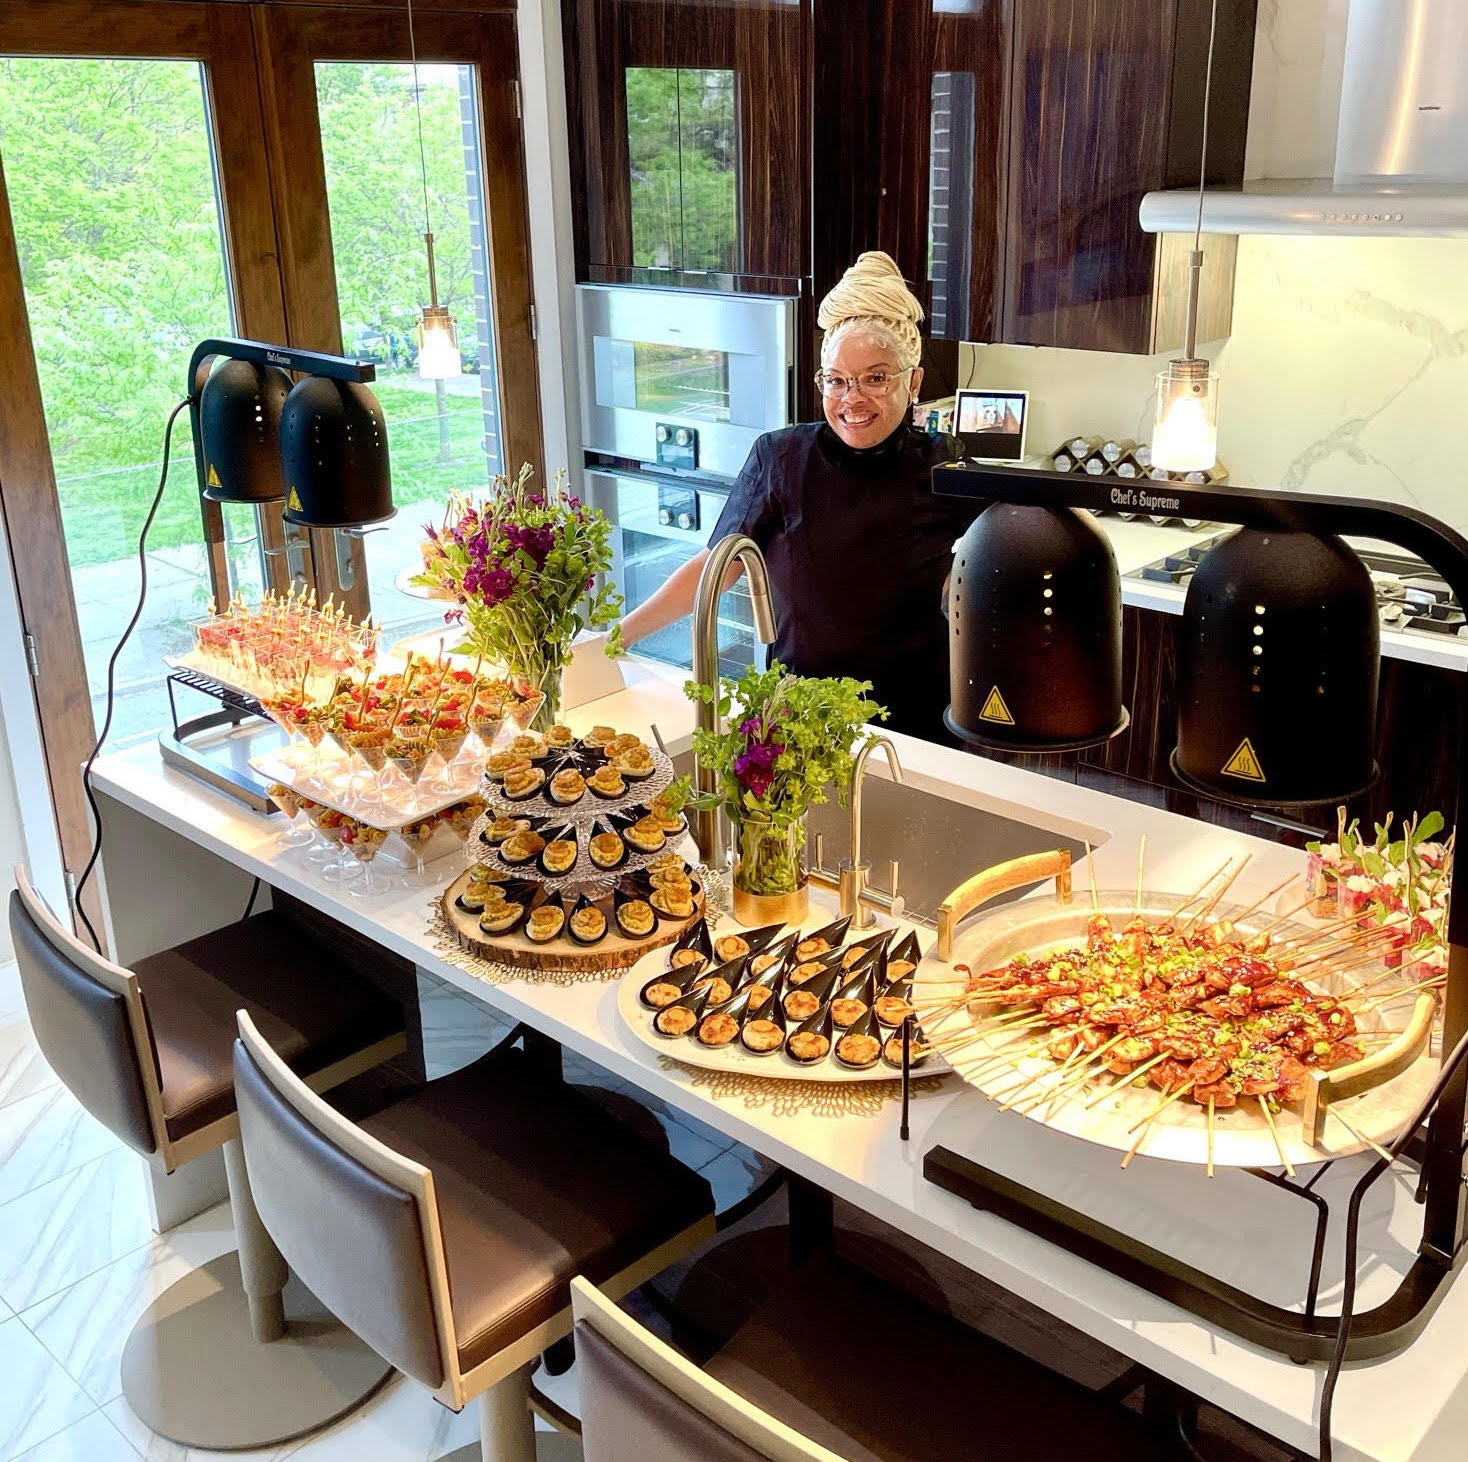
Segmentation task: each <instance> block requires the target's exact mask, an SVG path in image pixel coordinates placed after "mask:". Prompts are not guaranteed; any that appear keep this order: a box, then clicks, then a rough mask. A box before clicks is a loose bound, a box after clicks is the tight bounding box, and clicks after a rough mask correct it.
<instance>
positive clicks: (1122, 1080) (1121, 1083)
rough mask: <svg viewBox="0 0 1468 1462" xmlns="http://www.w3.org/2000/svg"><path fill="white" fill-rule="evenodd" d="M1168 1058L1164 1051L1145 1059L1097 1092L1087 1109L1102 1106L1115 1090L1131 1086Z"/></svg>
mask: <svg viewBox="0 0 1468 1462" xmlns="http://www.w3.org/2000/svg"><path fill="white" fill-rule="evenodd" d="M1166 1060H1167V1053H1166V1052H1163V1054H1162V1055H1160V1056H1154V1057H1153V1058H1152V1059H1151V1060H1150V1061H1144V1062H1143V1063H1142V1064H1141V1065H1140V1066H1138V1067H1136V1068H1134V1069H1133V1070H1131V1071H1128V1072H1127V1074H1126V1075H1125V1076H1118V1077H1117V1078H1116V1081H1115V1083H1114V1084H1113V1085H1112V1086H1108V1087H1107V1088H1106V1089H1105V1090H1104V1091H1099V1092H1097V1093H1096V1095H1095V1096H1093V1097H1092V1098H1091V1099H1090V1100H1089V1101H1088V1102H1087V1103H1086V1108H1085V1109H1086V1111H1088V1112H1089V1111H1090V1110H1091V1108H1092V1107H1098V1106H1100V1105H1101V1103H1102V1102H1104V1101H1105V1100H1106V1098H1107V1097H1108V1096H1110V1095H1111V1093H1112V1092H1113V1091H1119V1090H1121V1089H1122V1088H1123V1087H1127V1086H1130V1085H1131V1084H1132V1083H1133V1082H1134V1081H1136V1079H1137V1078H1138V1077H1139V1076H1145V1075H1146V1074H1147V1073H1148V1072H1149V1071H1150V1070H1151V1069H1152V1068H1153V1067H1154V1066H1160V1065H1161V1064H1162V1063H1163V1062H1164V1061H1166Z"/></svg>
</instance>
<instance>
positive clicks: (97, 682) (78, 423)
mask: <svg viewBox="0 0 1468 1462" xmlns="http://www.w3.org/2000/svg"><path fill="white" fill-rule="evenodd" d="M201 82H202V68H201V67H200V66H199V64H198V63H197V62H194V61H161V60H133V59H112V58H108V59H67V58H52V57H10V58H0V152H3V155H4V159H5V173H6V179H7V183H8V185H9V191H10V207H11V213H12V216H13V218H14V222H15V231H16V242H17V245H18V247H19V252H20V265H21V277H22V280H23V282H24V286H25V295H26V307H27V311H28V313H29V316H30V322H31V333H32V338H33V340H34V344H35V352H36V366H37V369H38V372H39V375H40V380H41V395H42V399H43V401H44V403H45V408H46V424H47V429H48V432H49V437H50V445H51V456H52V461H53V463H54V465H55V471H56V487H57V493H58V495H59V497H60V501H61V514H62V522H63V524H64V527H65V532H66V550H67V555H68V558H69V559H70V564H71V580H72V589H73V592H74V594H75V597H76V609H77V620H78V623H79V625H80V628H81V635H82V647H83V652H84V657H85V662H86V674H87V688H88V691H89V693H90V695H91V699H92V705H93V713H94V716H95V719H96V722H97V724H98V725H99V726H100V724H101V720H102V710H101V708H102V703H103V699H104V696H105V693H106V683H107V660H108V657H109V656H110V655H111V653H112V650H113V646H114V645H115V643H116V641H117V637H118V635H119V633H120V632H121V629H122V626H123V625H124V624H125V623H126V622H127V618H128V616H129V615H130V614H131V613H132V608H133V605H134V603H135V602H136V599H137V592H138V556H137V555H138V534H139V532H140V531H141V529H142V525H143V518H144V516H145V514H146V513H147V510H148V507H149V505H150V503H151V502H152V499H153V494H154V492H155V490H156V489H157V486H158V474H159V470H160V467H161V459H162V451H161V449H162V432H163V423H164V421H165V420H166V419H167V416H168V413H169V412H170V411H171V410H172V408H173V407H174V406H175V405H176V404H177V403H178V402H179V401H180V400H181V399H182V397H183V395H184V393H185V390H186V389H187V386H188V381H187V379H186V372H187V365H188V360H189V355H190V353H191V352H192V350H193V348H194V346H195V345H196V344H197V343H198V342H199V341H200V340H202V339H204V338H206V337H207V336H211V335H229V334H231V333H232V312H231V308H230V297H229V284H228V280H227V279H226V274H225V262H224V248H223V241H222V237H221V233H220V212H219V204H218V198H217V192H216V182H215V176H214V158H213V151H212V144H211V140H210V130H209V123H208V117H207V114H206V108H205V100H204V92H203V87H202V84H201ZM225 531H226V534H227V537H228V541H229V544H230V560H231V570H232V573H233V576H234V581H235V583H236V586H237V587H238V589H239V590H240V592H242V593H245V594H247V595H250V596H253V595H256V594H258V593H259V588H260V583H261V577H262V576H261V564H260V554H259V542H258V538H257V535H256V523H255V513H254V509H252V508H249V507H244V506H241V505H238V504H231V505H227V507H226V512H225ZM148 568H149V581H148V599H147V604H146V606H145V609H144V615H143V619H142V621H141V622H140V623H139V625H138V629H137V631H136V632H135V633H134V635H133V637H132V639H131V640H130V641H129V643H128V646H127V648H126V650H125V651H124V653H123V656H122V658H121V660H120V661H119V662H118V667H117V677H116V679H117V692H118V693H117V701H116V707H115V712H114V717H113V726H112V740H111V744H112V745H114V746H125V745H127V744H128V743H129V742H133V741H138V740H142V739H144V738H145V737H147V736H149V735H152V734H153V733H154V732H156V731H157V730H158V729H159V728H160V727H161V726H163V725H165V724H166V723H167V722H168V719H169V716H168V700H167V695H166V692H165V690H164V686H163V679H162V674H161V658H162V656H164V655H166V654H172V653H178V652H182V651H186V650H187V649H188V648H189V647H190V645H191V644H192V642H193V634H192V630H191V628H190V623H191V621H193V620H194V619H196V618H198V617H199V616H200V615H201V614H202V613H203V612H204V610H205V608H206V605H207V603H208V599H209V576H208V567H207V560H206V558H205V553H204V546H203V528H202V522H201V519H200V514H199V498H198V492H197V484H196V481H195V477H194V459H193V449H192V446H191V444H190V436H189V420H188V415H187V413H184V414H182V415H180V417H179V419H178V421H177V422H176V423H175V425H174V432H173V455H172V459H171V462H170V466H169V473H168V485H167V488H166V490H165V492H164V496H163V502H162V505H161V507H160V509H159V512H158V516H157V518H156V519H155V520H154V523H153V526H152V529H151V530H150V532H149V535H148Z"/></svg>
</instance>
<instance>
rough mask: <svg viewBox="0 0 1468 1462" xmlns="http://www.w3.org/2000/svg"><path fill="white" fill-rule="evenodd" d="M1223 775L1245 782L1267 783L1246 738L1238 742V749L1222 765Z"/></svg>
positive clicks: (1252, 748)
mask: <svg viewBox="0 0 1468 1462" xmlns="http://www.w3.org/2000/svg"><path fill="white" fill-rule="evenodd" d="M1223 775H1224V776H1226V777H1239V778H1241V779H1242V780H1243V781H1245V782H1267V781H1268V780H1269V778H1268V777H1266V776H1265V775H1264V768H1263V767H1262V766H1260V765H1259V757H1258V755H1257V753H1256V752H1255V750H1254V747H1253V745H1252V744H1251V743H1250V741H1249V738H1248V737H1247V736H1246V737H1244V739H1243V740H1242V741H1241V742H1239V749H1238V750H1237V751H1236V752H1234V754H1233V755H1232V756H1231V757H1229V759H1228V760H1227V761H1226V762H1224V764H1223Z"/></svg>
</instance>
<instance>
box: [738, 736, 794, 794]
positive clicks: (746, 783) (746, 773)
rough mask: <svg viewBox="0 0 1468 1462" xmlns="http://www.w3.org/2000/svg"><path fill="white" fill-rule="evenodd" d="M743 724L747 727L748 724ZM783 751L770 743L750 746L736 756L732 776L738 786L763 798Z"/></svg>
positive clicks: (782, 748) (773, 777) (773, 778)
mask: <svg viewBox="0 0 1468 1462" xmlns="http://www.w3.org/2000/svg"><path fill="white" fill-rule="evenodd" d="M745 724H746V725H748V722H746V723H745ZM740 729H741V730H742V729H743V728H742V727H741V728H740ZM784 750H785V748H784V747H783V746H779V745H776V744H774V743H771V744H769V745H756V746H751V747H750V748H749V749H748V750H747V751H745V752H744V753H743V754H742V755H740V756H737V757H736V758H735V759H734V775H735V777H737V778H738V780H739V784H740V786H742V787H744V788H745V789H746V790H747V791H750V792H753V793H754V795H755V796H756V797H763V796H764V795H765V793H766V792H768V791H769V790H770V784H771V783H772V782H773V781H774V780H775V762H776V761H777V760H778V759H779V756H780V753H781V752H782V751H784Z"/></svg>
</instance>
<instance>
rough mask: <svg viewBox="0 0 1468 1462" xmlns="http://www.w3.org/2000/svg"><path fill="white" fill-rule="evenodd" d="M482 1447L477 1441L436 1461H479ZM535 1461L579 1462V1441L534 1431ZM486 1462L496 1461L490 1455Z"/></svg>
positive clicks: (481, 1456)
mask: <svg viewBox="0 0 1468 1462" xmlns="http://www.w3.org/2000/svg"><path fill="white" fill-rule="evenodd" d="M484 1456H485V1454H484V1448H483V1447H482V1446H480V1445H479V1443H478V1442H474V1443H471V1444H470V1445H469V1446H467V1447H460V1448H459V1449H458V1451H456V1452H446V1453H444V1455H443V1456H442V1457H440V1458H439V1459H438V1462H481V1459H484ZM535 1458H536V1462H581V1443H580V1442H578V1441H576V1440H575V1439H574V1438H573V1437H568V1436H565V1435H564V1434H563V1433H561V1432H536V1434H535ZM486 1462H497V1459H495V1458H493V1457H491V1458H488V1459H486Z"/></svg>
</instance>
